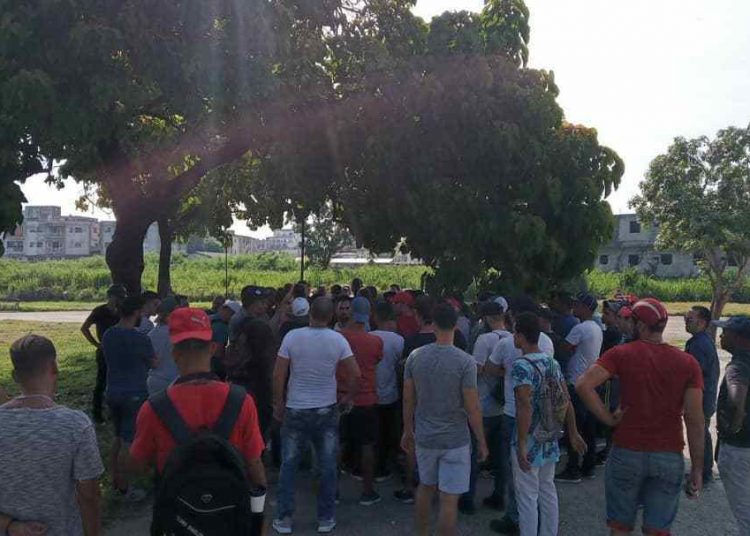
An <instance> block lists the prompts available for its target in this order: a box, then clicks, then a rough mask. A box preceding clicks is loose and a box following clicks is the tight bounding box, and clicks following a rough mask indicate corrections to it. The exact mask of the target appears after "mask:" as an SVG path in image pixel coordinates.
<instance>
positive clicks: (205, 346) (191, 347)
mask: <svg viewBox="0 0 750 536" xmlns="http://www.w3.org/2000/svg"><path fill="white" fill-rule="evenodd" d="M210 348H211V341H201V340H199V339H185V340H184V341H181V342H178V343H176V344H175V345H174V347H173V349H174V351H175V352H178V353H180V354H195V353H198V352H201V353H204V352H207V351H208V350H209V349H210Z"/></svg>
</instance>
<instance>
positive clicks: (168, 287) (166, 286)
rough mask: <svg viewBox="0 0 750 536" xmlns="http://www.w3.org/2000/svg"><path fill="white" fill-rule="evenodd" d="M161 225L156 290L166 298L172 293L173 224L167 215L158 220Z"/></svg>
mask: <svg viewBox="0 0 750 536" xmlns="http://www.w3.org/2000/svg"><path fill="white" fill-rule="evenodd" d="M157 224H158V225H159V280H158V283H157V286H156V287H157V288H156V291H157V293H158V294H159V296H161V297H162V298H164V297H165V296H168V295H169V294H171V293H172V274H171V271H170V270H171V264H172V239H173V238H174V236H173V233H172V226H171V224H170V223H169V219H168V218H166V217H162V218H159V219H158V220H157Z"/></svg>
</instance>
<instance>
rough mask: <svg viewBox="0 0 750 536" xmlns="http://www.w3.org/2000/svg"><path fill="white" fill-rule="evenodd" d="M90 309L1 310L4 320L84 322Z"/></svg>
mask: <svg viewBox="0 0 750 536" xmlns="http://www.w3.org/2000/svg"><path fill="white" fill-rule="evenodd" d="M89 312H90V311H54V312H52V311H46V312H38V313H14V312H5V311H0V321H2V320H26V321H28V322H75V323H76V324H83V321H84V320H86V318H87V317H88V316H89Z"/></svg>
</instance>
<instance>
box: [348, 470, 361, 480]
mask: <svg viewBox="0 0 750 536" xmlns="http://www.w3.org/2000/svg"><path fill="white" fill-rule="evenodd" d="M349 476H351V477H352V478H353V479H354V480H356V481H357V482H362V475H361V474H360V473H355V472H354V471H352V472H351V473H350V475H349Z"/></svg>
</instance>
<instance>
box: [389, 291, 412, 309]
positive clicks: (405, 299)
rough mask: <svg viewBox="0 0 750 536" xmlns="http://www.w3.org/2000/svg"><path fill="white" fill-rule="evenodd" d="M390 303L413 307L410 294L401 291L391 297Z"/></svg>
mask: <svg viewBox="0 0 750 536" xmlns="http://www.w3.org/2000/svg"><path fill="white" fill-rule="evenodd" d="M392 303H403V304H404V305H408V306H409V307H414V296H412V294H411V292H406V291H404V290H402V291H401V292H397V293H396V295H395V296H394V297H393V300H392Z"/></svg>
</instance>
